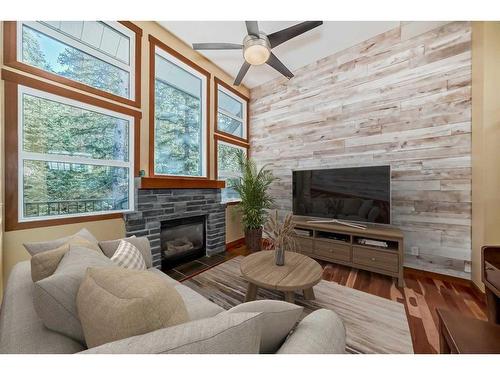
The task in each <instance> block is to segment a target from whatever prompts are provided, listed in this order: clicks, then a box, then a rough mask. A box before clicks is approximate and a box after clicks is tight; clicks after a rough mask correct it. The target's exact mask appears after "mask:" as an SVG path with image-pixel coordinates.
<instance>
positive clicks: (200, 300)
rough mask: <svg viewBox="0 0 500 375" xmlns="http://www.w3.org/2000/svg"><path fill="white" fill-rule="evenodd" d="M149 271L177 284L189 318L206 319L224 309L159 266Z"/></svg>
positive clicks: (171, 283)
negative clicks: (173, 277)
mask: <svg viewBox="0 0 500 375" xmlns="http://www.w3.org/2000/svg"><path fill="white" fill-rule="evenodd" d="M148 272H152V273H155V274H157V275H158V276H160V277H161V278H162V279H163V280H164V281H165V282H166V283H168V284H170V285H174V286H175V290H177V291H178V292H179V294H180V295H181V297H182V299H183V301H184V304H185V305H186V309H187V311H188V315H189V320H197V319H205V318H210V317H212V316H215V315H217V314H219V313H221V312H223V311H226V310H224V309H223V308H222V307H220V306H219V305H217V304H215V303H213V302H211V301H209V300H208V299H206V298H205V297H203V296H202V295H201V294H199V293H197V292H195V291H194V290H193V289H191V288H188V287H187V286H185V285H182V284H181V283H180V282H178V281H177V280H174V279H172V278H171V277H170V276H168V275H167V274H165V273H164V272H162V271H160V270H159V269H157V268H150V269H148Z"/></svg>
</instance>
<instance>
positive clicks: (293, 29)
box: [267, 21, 323, 48]
mask: <svg viewBox="0 0 500 375" xmlns="http://www.w3.org/2000/svg"><path fill="white" fill-rule="evenodd" d="M322 24H323V21H306V22H301V23H298V24H296V25H293V26H290V27H287V28H286V29H283V30H280V31H276V32H275V33H272V34H269V35H268V36H267V38H268V39H269V43H270V44H271V48H274V47H276V46H279V45H280V44H281V43H284V42H286V41H287V40H290V39H292V38H295V37H296V36H299V35H300V34H303V33H305V32H306V31H309V30H312V29H314V28H315V27H318V26H321V25H322Z"/></svg>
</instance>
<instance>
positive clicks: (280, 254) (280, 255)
mask: <svg viewBox="0 0 500 375" xmlns="http://www.w3.org/2000/svg"><path fill="white" fill-rule="evenodd" d="M274 257H275V261H276V265H277V266H284V265H285V250H283V248H277V249H276V251H275V254H274Z"/></svg>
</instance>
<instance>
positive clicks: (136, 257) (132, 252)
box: [111, 240, 146, 270]
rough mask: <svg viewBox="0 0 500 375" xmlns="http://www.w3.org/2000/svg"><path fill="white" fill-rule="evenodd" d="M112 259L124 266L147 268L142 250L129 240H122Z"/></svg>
mask: <svg viewBox="0 0 500 375" xmlns="http://www.w3.org/2000/svg"><path fill="white" fill-rule="evenodd" d="M111 260H112V261H113V262H114V263H116V265H118V266H120V267H123V268H128V269H133V270H145V269H146V263H145V262H144V258H143V257H142V254H141V252H140V251H139V250H138V249H137V247H135V246H134V245H132V244H131V243H130V242H127V241H123V240H121V241H120V244H119V245H118V248H117V249H116V251H115V253H114V254H113V256H112V257H111Z"/></svg>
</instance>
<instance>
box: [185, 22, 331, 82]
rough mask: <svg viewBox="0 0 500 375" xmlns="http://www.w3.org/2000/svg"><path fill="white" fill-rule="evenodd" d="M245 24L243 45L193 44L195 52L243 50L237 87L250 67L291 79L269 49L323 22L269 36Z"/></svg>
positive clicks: (296, 27) (249, 24)
mask: <svg viewBox="0 0 500 375" xmlns="http://www.w3.org/2000/svg"><path fill="white" fill-rule="evenodd" d="M245 24H246V26H247V32H248V35H246V36H245V38H243V44H235V43H193V49H195V50H232V49H242V50H243V58H244V59H245V62H244V63H243V65H242V67H241V68H240V71H239V72H238V75H237V76H236V79H235V80H234V85H235V86H238V85H239V84H240V83H241V81H242V80H243V77H245V74H246V73H247V72H248V69H249V68H250V66H251V65H262V64H267V65H269V66H271V67H273V68H274V69H276V70H277V71H278V72H279V73H281V74H283V75H284V76H285V77H287V78H288V79H290V78H292V77H293V74H292V72H291V71H290V70H288V68H287V67H286V66H285V65H284V64H283V63H282V62H281V61H280V60H279V59H278V58H277V57H276V55H275V54H274V53H273V52H272V51H271V49H273V48H274V47H276V46H279V45H280V44H282V43H284V42H286V41H287V40H290V39H292V38H295V37H296V36H299V35H300V34H303V33H305V32H307V31H309V30H311V29H314V28H315V27H318V26H320V25H322V24H323V21H306V22H301V23H298V24H296V25H293V26H290V27H287V28H286V29H283V30H280V31H276V32H274V33H272V34H269V35H266V34H265V33H264V32H262V31H260V30H259V25H258V23H257V21H245Z"/></svg>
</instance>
